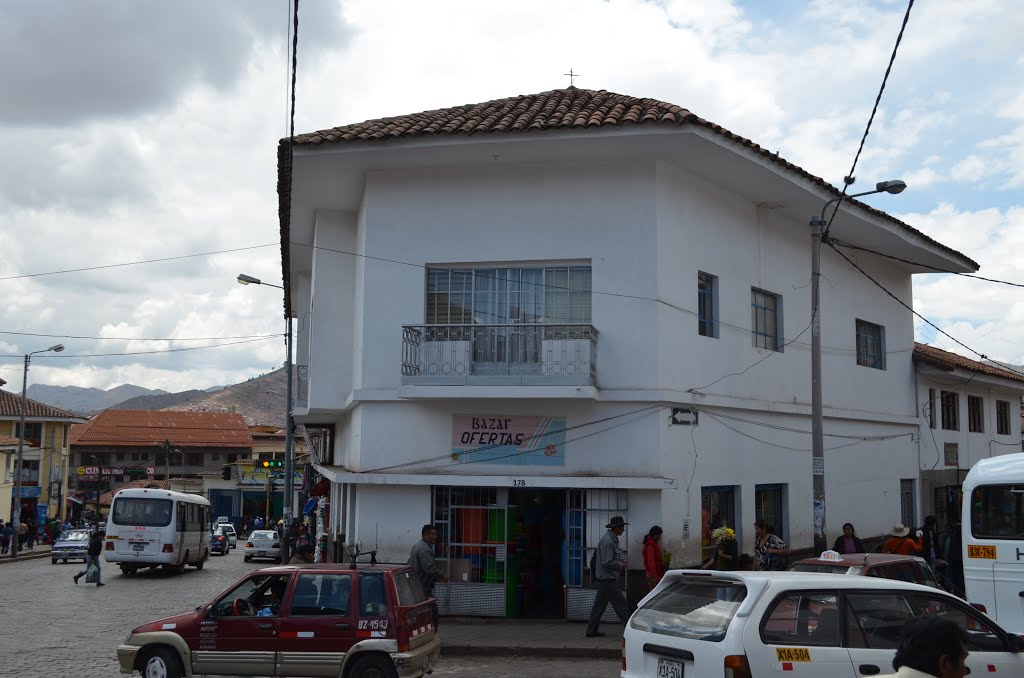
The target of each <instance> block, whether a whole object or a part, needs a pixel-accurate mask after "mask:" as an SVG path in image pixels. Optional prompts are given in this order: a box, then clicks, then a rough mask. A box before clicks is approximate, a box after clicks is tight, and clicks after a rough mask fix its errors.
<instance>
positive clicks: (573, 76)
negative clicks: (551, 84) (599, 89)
mask: <svg viewBox="0 0 1024 678" xmlns="http://www.w3.org/2000/svg"><path fill="white" fill-rule="evenodd" d="M562 75H568V76H569V87H573V86H574V85H575V82H574V81H575V80H576V78H578V77H580V74H579V73H573V72H572V69H571V68H570V69H569V72H568V73H562Z"/></svg>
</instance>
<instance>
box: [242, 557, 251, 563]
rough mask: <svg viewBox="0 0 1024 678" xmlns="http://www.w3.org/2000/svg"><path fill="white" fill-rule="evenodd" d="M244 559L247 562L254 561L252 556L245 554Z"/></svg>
mask: <svg viewBox="0 0 1024 678" xmlns="http://www.w3.org/2000/svg"><path fill="white" fill-rule="evenodd" d="M243 560H244V561H245V562H247V563H251V562H252V556H245V557H244V558H243Z"/></svg>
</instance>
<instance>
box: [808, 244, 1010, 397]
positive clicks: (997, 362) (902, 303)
mask: <svg viewBox="0 0 1024 678" xmlns="http://www.w3.org/2000/svg"><path fill="white" fill-rule="evenodd" d="M827 244H828V246H829V247H831V248H832V250H833V251H834V252H835V253H836V254H838V255H839V256H841V257H842V258H843V259H845V260H846V262H847V263H848V264H850V266H853V267H854V268H855V269H857V270H858V271H860V272H861V274H862V275H863V276H864V277H865V278H867V279H868V280H870V281H871V282H873V283H875V285H876V286H877V287H878V289H880V290H882V291H883V292H885V293H886V294H887V295H889V296H890V297H892V298H893V299H895V300H896V303H898V304H899V305H900V306H902V307H903V308H905V309H907V310H908V311H910V312H911V313H913V314H914V315H915V316H917V317H918V318H920V319H921V320H922V321H923V322H925V323H927V324H928V325H930V326H931V327H933V328H935V329H936V330H937V331H938V332H939V333H941V334H942V335H944V336H946V337H948V338H949V339H952V340H953V341H954V342H956V343H957V344H958V345H960V346H962V347H964V348H965V349H967V350H968V351H970V352H971V353H973V354H974V355H976V356H978V357H979V358H981V359H982V360H987V361H989V362H991V363H994V364H995V365H998V366H999V367H1001V368H1003V369H1004V370H1006V371H1007V372H1013V373H1014V374H1018V375H1020V376H1022V377H1024V372H1021V371H1019V370H1016V369H1014V368H1012V367H1010V366H1009V365H1005V364H1003V363H1001V362H999V361H997V360H992V359H991V358H989V357H988V356H987V355H985V354H984V353H981V352H980V351H976V350H974V349H973V348H971V347H970V346H968V345H967V344H965V343H964V342H962V341H960V340H959V339H957V338H956V337H954V336H953V335H952V334H950V333H949V332H946V331H945V330H944V329H942V328H941V327H939V326H938V325H936V324H935V323H933V322H932V321H931V320H928V318H925V317H924V316H923V315H921V314H920V313H918V312H917V311H915V310H914V309H913V307H911V306H909V305H908V304H906V303H904V301H903V300H902V299H900V298H899V297H897V296H896V295H895V294H893V293H892V292H890V291H889V289H888V288H887V287H886V286H885V285H883V284H882V283H880V282H878V281H877V280H875V279H874V278H873V277H872V276H871V274H870V273H868V272H867V271H865V270H864V269H863V268H861V267H860V266H858V265H857V264H856V263H854V261H853V260H852V259H850V257H848V256H846V255H845V254H843V253H842V252H841V251H840V250H839V248H838V247H836V246H835V245H832V244H831V242H829V243H827Z"/></svg>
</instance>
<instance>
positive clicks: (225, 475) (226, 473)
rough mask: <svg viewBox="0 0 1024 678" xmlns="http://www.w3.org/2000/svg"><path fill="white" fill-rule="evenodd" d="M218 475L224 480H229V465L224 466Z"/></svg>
mask: <svg viewBox="0 0 1024 678" xmlns="http://www.w3.org/2000/svg"><path fill="white" fill-rule="evenodd" d="M220 477H221V478H223V479H224V480H231V467H230V466H225V467H224V468H223V469H222V471H221V474H220Z"/></svg>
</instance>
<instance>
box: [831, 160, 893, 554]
mask: <svg viewBox="0 0 1024 678" xmlns="http://www.w3.org/2000/svg"><path fill="white" fill-rule="evenodd" d="M906 187H907V185H906V183H904V182H903V181H900V180H899V179H895V180H891V181H880V182H878V183H877V184H875V190H873V191H864V192H863V193H854V194H853V195H841V196H839V197H838V198H833V199H832V200H829V201H828V202H826V203H825V205H824V206H823V207H822V208H821V216H814V217H811V474H812V476H813V497H812V500H811V515H812V516H813V518H814V551H815V553H821V552H822V551H825V550H827V549H828V540H827V538H826V536H825V430H824V421H823V417H822V411H821V410H822V404H821V400H822V398H821V300H820V298H819V296H818V283H819V281H820V279H821V243H822V242H823V241H824V238H825V211H826V210H828V208H829V205H832V204H835V206H836V209H835V211H836V212H838V211H839V207H840V205H841V204H842V202H843V200H846V199H847V198H859V197H860V196H862V195H872V194H874V193H891V194H894V195H895V194H896V193H902V192H903V191H904V189H906ZM833 214H834V212H833Z"/></svg>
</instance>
